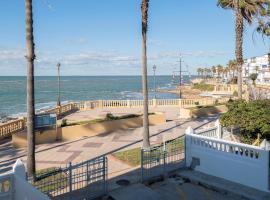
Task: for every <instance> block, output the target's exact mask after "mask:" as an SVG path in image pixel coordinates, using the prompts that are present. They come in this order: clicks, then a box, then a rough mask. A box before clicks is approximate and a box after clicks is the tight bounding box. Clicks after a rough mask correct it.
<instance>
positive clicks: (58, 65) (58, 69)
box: [57, 63, 61, 106]
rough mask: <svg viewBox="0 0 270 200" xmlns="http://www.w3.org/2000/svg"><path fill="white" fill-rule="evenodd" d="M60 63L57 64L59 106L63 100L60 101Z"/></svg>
mask: <svg viewBox="0 0 270 200" xmlns="http://www.w3.org/2000/svg"><path fill="white" fill-rule="evenodd" d="M60 66H61V64H60V63H57V72H58V100H57V106H61V100H60Z"/></svg>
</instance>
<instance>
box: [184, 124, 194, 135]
mask: <svg viewBox="0 0 270 200" xmlns="http://www.w3.org/2000/svg"><path fill="white" fill-rule="evenodd" d="M185 133H186V134H194V130H193V128H191V126H189V127H187V129H186V131H185Z"/></svg>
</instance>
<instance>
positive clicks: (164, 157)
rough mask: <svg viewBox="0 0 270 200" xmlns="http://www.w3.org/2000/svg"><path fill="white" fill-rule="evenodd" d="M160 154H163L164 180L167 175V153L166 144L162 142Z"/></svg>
mask: <svg viewBox="0 0 270 200" xmlns="http://www.w3.org/2000/svg"><path fill="white" fill-rule="evenodd" d="M162 153H163V178H164V179H166V177H167V173H166V164H167V162H166V153H167V151H166V142H163V151H162Z"/></svg>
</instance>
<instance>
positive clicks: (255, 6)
mask: <svg viewBox="0 0 270 200" xmlns="http://www.w3.org/2000/svg"><path fill="white" fill-rule="evenodd" d="M265 5H267V0H218V6H220V7H222V8H224V9H233V10H234V12H235V35H236V37H235V57H236V62H237V66H238V80H237V83H238V98H240V99H241V98H242V65H243V62H244V61H243V49H242V48H243V31H244V20H245V21H246V22H248V24H250V25H251V24H252V21H253V18H254V17H256V16H258V15H260V12H261V10H263V9H264V6H265Z"/></svg>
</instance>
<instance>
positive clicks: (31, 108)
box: [25, 0, 36, 176]
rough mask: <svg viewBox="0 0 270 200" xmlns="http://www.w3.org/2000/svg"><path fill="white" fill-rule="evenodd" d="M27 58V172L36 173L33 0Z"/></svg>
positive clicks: (28, 19) (27, 3)
mask: <svg viewBox="0 0 270 200" xmlns="http://www.w3.org/2000/svg"><path fill="white" fill-rule="evenodd" d="M25 12H26V51H27V55H26V59H27V173H28V175H29V176H33V175H35V171H36V166H35V94H34V59H35V52H34V51H35V50H34V37H33V13H32V0H25Z"/></svg>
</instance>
